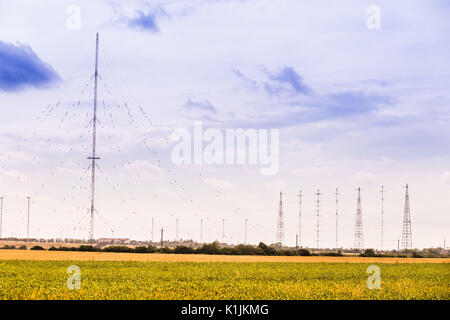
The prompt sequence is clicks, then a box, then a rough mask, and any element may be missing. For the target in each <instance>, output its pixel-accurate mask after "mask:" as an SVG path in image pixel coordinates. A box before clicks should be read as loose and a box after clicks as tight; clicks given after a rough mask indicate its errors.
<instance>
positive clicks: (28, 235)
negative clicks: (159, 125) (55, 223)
mask: <svg viewBox="0 0 450 320" xmlns="http://www.w3.org/2000/svg"><path fill="white" fill-rule="evenodd" d="M27 200H28V214H27V239H30V197H27Z"/></svg>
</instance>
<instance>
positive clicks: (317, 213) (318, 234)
mask: <svg viewBox="0 0 450 320" xmlns="http://www.w3.org/2000/svg"><path fill="white" fill-rule="evenodd" d="M316 196H317V200H316V249H319V245H320V196H321V193H320V189H317V192H316Z"/></svg>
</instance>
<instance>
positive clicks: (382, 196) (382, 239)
mask: <svg viewBox="0 0 450 320" xmlns="http://www.w3.org/2000/svg"><path fill="white" fill-rule="evenodd" d="M380 192H381V250H383V249H384V248H383V247H384V193H385V192H386V191H385V190H384V186H381V191H380Z"/></svg>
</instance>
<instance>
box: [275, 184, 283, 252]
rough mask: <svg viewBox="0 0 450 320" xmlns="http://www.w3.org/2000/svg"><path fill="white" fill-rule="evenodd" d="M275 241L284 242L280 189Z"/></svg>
mask: <svg viewBox="0 0 450 320" xmlns="http://www.w3.org/2000/svg"><path fill="white" fill-rule="evenodd" d="M276 242H277V243H279V244H281V245H283V244H284V220H283V192H281V191H280V207H279V209H278V223H277V238H276Z"/></svg>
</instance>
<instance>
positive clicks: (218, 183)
mask: <svg viewBox="0 0 450 320" xmlns="http://www.w3.org/2000/svg"><path fill="white" fill-rule="evenodd" d="M202 181H203V182H204V183H205V184H207V185H209V186H211V187H214V188H217V189H222V190H223V189H225V190H236V189H238V188H239V187H238V185H236V184H234V183H232V182H229V181H226V180H222V179H218V178H215V177H203V178H202Z"/></svg>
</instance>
